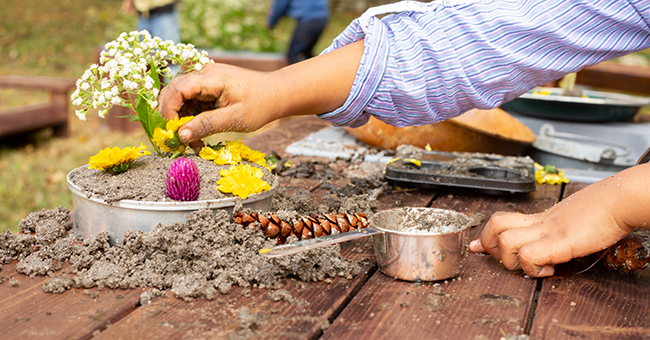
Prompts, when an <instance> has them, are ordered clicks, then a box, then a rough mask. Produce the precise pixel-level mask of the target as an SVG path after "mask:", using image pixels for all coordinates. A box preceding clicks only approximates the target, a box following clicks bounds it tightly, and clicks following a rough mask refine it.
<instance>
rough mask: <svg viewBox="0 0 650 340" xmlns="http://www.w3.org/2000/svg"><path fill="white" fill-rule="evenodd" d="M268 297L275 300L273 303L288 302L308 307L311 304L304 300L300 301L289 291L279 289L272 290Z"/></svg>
mask: <svg viewBox="0 0 650 340" xmlns="http://www.w3.org/2000/svg"><path fill="white" fill-rule="evenodd" d="M266 296H267V297H268V298H269V299H271V300H273V301H276V302H277V301H285V302H288V303H290V304H292V305H296V306H306V305H308V304H309V302H307V301H305V300H303V299H298V298H296V297H295V296H293V295H291V293H289V292H288V291H286V290H285V289H278V290H272V291H269V292H267V293H266Z"/></svg>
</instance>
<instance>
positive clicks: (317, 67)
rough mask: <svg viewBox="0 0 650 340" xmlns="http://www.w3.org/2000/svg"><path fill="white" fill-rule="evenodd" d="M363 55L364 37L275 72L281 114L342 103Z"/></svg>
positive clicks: (324, 109) (314, 110)
mask: <svg viewBox="0 0 650 340" xmlns="http://www.w3.org/2000/svg"><path fill="white" fill-rule="evenodd" d="M362 54H363V40H360V41H357V42H355V43H352V44H350V45H347V46H344V47H342V48H340V49H338V50H335V51H332V52H330V53H327V54H323V55H320V56H318V57H315V58H311V59H308V60H305V61H303V62H300V63H297V64H294V65H291V66H288V67H285V68H283V69H281V70H278V71H276V72H274V73H273V74H272V75H271V76H272V77H274V78H275V80H274V81H275V83H274V86H275V87H276V91H275V94H274V95H275V96H276V98H275V100H277V103H278V105H279V107H280V108H281V110H280V111H279V114H280V117H277V118H282V117H287V116H293V115H313V114H320V113H326V112H330V111H333V110H335V109H336V108H338V107H340V106H341V105H343V104H344V103H345V101H346V99H347V97H348V94H349V93H350V89H351V88H352V83H353V82H354V78H355V76H356V73H357V69H358V68H359V63H360V61H361V56H362Z"/></svg>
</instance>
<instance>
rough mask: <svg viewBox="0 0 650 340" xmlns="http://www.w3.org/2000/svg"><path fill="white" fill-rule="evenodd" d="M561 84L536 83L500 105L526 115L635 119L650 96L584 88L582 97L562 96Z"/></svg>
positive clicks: (599, 120) (565, 118) (590, 118)
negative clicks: (526, 91)
mask: <svg viewBox="0 0 650 340" xmlns="http://www.w3.org/2000/svg"><path fill="white" fill-rule="evenodd" d="M562 91H563V90H562V89H561V88H554V87H537V88H535V89H533V90H531V91H529V92H528V93H525V94H523V95H521V96H520V97H518V98H516V99H514V100H511V101H509V102H507V103H504V104H502V105H501V108H502V109H503V110H506V111H511V112H516V113H519V114H522V115H525V116H531V117H536V118H546V119H553V120H567V121H578V122H611V121H626V120H630V119H632V117H634V115H636V114H637V112H639V109H640V108H641V107H643V106H647V105H650V98H647V97H639V96H630V95H625V94H620V93H610V92H599V91H588V90H584V91H582V93H583V97H569V96H563V95H561V93H562ZM542 93H544V94H542Z"/></svg>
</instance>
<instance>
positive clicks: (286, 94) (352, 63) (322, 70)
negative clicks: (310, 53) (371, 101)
mask: <svg viewBox="0 0 650 340" xmlns="http://www.w3.org/2000/svg"><path fill="white" fill-rule="evenodd" d="M362 54H363V40H359V41H357V42H354V43H352V44H349V45H346V46H344V47H341V48H339V49H337V50H334V51H332V52H330V53H326V54H323V55H321V56H318V57H314V58H310V59H308V60H305V61H303V62H300V63H296V64H293V65H290V66H287V67H285V68H282V69H280V70H277V71H274V72H258V71H252V70H248V69H244V68H239V67H235V66H230V65H223V64H207V65H205V66H204V68H203V69H202V70H201V71H198V72H192V73H189V74H186V75H183V76H181V77H178V78H175V79H173V80H172V81H171V82H170V83H169V85H168V86H167V87H165V88H164V89H163V90H162V92H161V94H160V96H159V98H158V102H159V103H160V105H159V108H160V112H161V113H162V115H163V117H165V118H167V119H170V118H174V117H178V113H179V112H180V110H181V107H183V104H184V103H185V102H186V101H189V100H195V101H196V100H198V101H201V102H214V103H216V107H217V108H216V109H213V110H207V111H203V112H201V113H200V114H198V115H196V116H195V118H194V119H192V120H191V121H190V122H188V123H186V124H184V125H183V126H182V127H181V128H180V129H179V138H180V140H181V142H183V143H188V142H193V141H198V140H199V139H201V138H203V137H206V136H208V135H211V134H214V133H218V132H226V131H236V132H249V131H254V130H257V129H259V128H261V127H263V126H264V125H265V124H267V123H269V122H271V121H273V120H275V119H278V118H283V117H288V116H294V115H314V114H320V113H325V112H329V111H332V110H335V109H336V108H338V107H340V106H341V105H343V103H345V100H346V99H347V97H348V94H349V92H350V89H351V88H352V83H353V82H354V78H355V76H356V72H357V69H358V67H359V61H360V60H361V55H362ZM213 107H214V105H213ZM190 145H192V144H190Z"/></svg>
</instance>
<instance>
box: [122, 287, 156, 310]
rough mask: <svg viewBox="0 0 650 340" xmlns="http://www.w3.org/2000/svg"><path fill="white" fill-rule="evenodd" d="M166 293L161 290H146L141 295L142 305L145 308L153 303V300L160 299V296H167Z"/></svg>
mask: <svg viewBox="0 0 650 340" xmlns="http://www.w3.org/2000/svg"><path fill="white" fill-rule="evenodd" d="M165 295H166V294H165V292H163V291H161V290H159V289H155V288H154V289H150V290H145V291H144V292H142V294H140V305H141V306H144V305H146V304H149V303H151V301H153V299H155V298H157V297H159V296H165ZM120 299H121V297H120Z"/></svg>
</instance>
